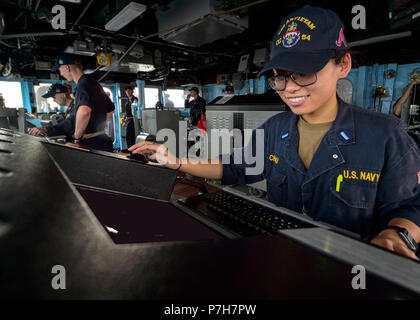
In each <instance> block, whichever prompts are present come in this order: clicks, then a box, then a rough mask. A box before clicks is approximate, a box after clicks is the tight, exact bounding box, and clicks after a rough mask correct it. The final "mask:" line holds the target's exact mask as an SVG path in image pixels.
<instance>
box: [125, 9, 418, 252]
mask: <svg viewBox="0 0 420 320" xmlns="http://www.w3.org/2000/svg"><path fill="white" fill-rule="evenodd" d="M343 30H344V26H343V25H342V23H341V21H340V19H339V17H338V16H337V15H336V14H335V13H334V12H332V11H330V10H326V9H322V8H317V7H310V6H306V7H303V8H302V9H299V10H297V11H295V12H293V13H292V14H290V15H289V16H288V17H286V18H285V19H284V20H283V21H282V23H281V24H280V26H279V29H278V30H277V32H276V33H275V35H274V39H273V42H272V51H271V56H270V61H269V62H268V63H267V64H266V65H265V66H264V68H263V69H262V70H261V72H260V75H261V74H264V75H267V77H268V82H269V85H270V86H271V88H272V89H273V90H275V91H276V92H277V94H278V95H279V96H280V97H281V99H282V100H283V101H284V102H285V103H286V104H287V105H288V106H289V107H290V110H291V111H287V112H283V113H280V114H278V115H275V116H273V117H272V118H270V119H269V120H267V121H266V122H265V123H264V124H263V125H261V126H260V127H259V129H263V130H264V131H263V132H264V143H263V145H264V170H263V172H262V173H261V174H254V175H250V174H247V170H246V169H248V168H252V167H255V166H256V163H253V164H247V163H245V162H244V163H242V164H237V163H236V162H235V161H234V159H238V158H240V159H244V158H245V156H246V155H247V154H248V152H249V149H250V148H252V150H251V152H252V154H254V155H255V152H256V143H257V141H256V140H257V137H256V132H255V131H254V133H253V136H252V143H251V144H250V145H249V146H248V147H246V148H243V149H242V150H239V152H240V153H242V154H240V156H242V157H236V156H235V157H234V155H235V154H236V152H235V153H234V154H232V155H231V159H230V163H227V164H220V162H219V164H213V163H207V164H203V163H201V164H196V162H190V161H188V162H182V163H181V161H180V160H179V159H176V161H171V162H169V163H168V164H167V165H166V166H167V167H170V168H175V169H179V170H181V171H184V172H187V173H190V174H193V175H196V176H200V177H205V178H210V179H222V183H223V184H237V183H240V184H249V183H253V182H257V181H260V180H262V179H266V180H267V194H268V199H269V200H270V201H271V202H273V203H275V204H276V205H279V206H282V207H286V208H289V209H292V210H294V211H298V212H302V213H303V214H306V215H309V216H310V217H312V218H313V219H315V220H321V221H324V222H327V223H329V224H332V225H335V226H338V227H341V228H344V229H348V230H350V231H352V232H355V233H358V234H359V235H360V237H361V238H362V239H364V240H368V241H371V242H372V243H374V244H376V245H379V246H382V247H384V248H386V249H388V250H391V251H395V252H398V253H400V254H403V255H405V256H408V257H411V258H413V259H417V257H416V254H415V251H416V246H417V247H418V245H417V243H418V242H420V227H419V226H420V152H419V149H418V148H417V146H416V143H415V142H414V141H413V140H412V139H411V138H410V137H409V136H408V134H407V133H406V131H405V130H404V129H403V127H402V126H401V124H400V121H399V120H398V119H396V118H395V117H391V116H388V115H385V114H381V113H377V112H374V111H371V110H367V109H363V108H360V107H357V106H354V105H351V104H347V103H345V102H344V101H342V100H341V99H340V98H339V97H338V96H337V91H336V87H337V81H338V80H339V79H341V78H345V77H346V76H347V75H348V73H349V71H350V69H351V57H350V54H349V53H347V51H346V48H347V43H346V39H345V36H344V31H343ZM258 143H259V144H261V141H258ZM130 151H132V152H133V153H148V154H150V153H153V152H155V153H156V155H153V156H151V158H152V159H153V158H156V156H159V157H162V158H165V157H166V158H167V159H173V155H171V154H170V153H169V152H168V151H167V150H166V149H165V148H159V146H158V145H156V144H155V145H150V144H148V143H147V142H146V143H139V144H137V145H135V146H133V147H132V148H130ZM257 159H258V158H257ZM417 252H418V250H417Z"/></svg>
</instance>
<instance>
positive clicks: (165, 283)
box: [0, 129, 420, 300]
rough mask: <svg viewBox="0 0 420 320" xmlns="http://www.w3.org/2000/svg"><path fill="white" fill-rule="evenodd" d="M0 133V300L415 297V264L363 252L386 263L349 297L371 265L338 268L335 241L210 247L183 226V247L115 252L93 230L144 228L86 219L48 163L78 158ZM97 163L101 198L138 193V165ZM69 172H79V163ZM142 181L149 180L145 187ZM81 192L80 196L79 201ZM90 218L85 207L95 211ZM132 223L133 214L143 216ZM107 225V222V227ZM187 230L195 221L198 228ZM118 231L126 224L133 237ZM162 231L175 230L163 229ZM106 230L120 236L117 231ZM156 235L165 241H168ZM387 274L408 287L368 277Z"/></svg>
mask: <svg viewBox="0 0 420 320" xmlns="http://www.w3.org/2000/svg"><path fill="white" fill-rule="evenodd" d="M0 132H2V133H7V134H11V135H12V136H4V137H5V138H4V140H8V142H0V150H3V151H7V152H3V151H2V152H1V153H0V168H1V169H2V172H3V173H4V174H2V175H1V176H0V257H1V258H0V298H2V299H5V298H8V299H25V298H26V299H217V300H220V299H308V298H316V299H334V298H335V299H337V298H375V299H378V298H418V297H419V293H420V290H419V287H420V286H419V285H418V282H419V279H420V277H418V276H416V275H417V273H418V272H417V270H418V264H417V263H416V262H413V261H410V260H409V259H405V258H402V257H398V256H396V255H393V254H391V253H388V252H384V251H383V250H379V249H376V248H373V247H371V250H373V251H374V253H376V252H377V253H378V254H380V255H381V256H384V257H385V256H386V258H388V260H386V261H385V260H381V259H382V258H381V259H380V260H379V261H373V263H376V265H374V264H373V265H372V264H370V265H368V264H366V283H367V287H366V290H354V289H353V288H352V285H351V283H352V279H353V277H354V274H353V273H352V268H353V266H354V265H356V264H363V263H364V261H363V260H362V259H360V256H362V257H364V256H366V257H365V258H366V259H367V258H369V257H372V256H373V258H375V255H372V252H371V251H369V250H368V249H369V248H366V247H364V246H362V244H360V249H358V250H357V252H358V254H359V256H356V255H355V254H354V253H355V252H352V251H351V249H350V250H349V251H344V254H345V255H346V256H348V260H343V259H341V258H339V256H336V255H335V251H334V250H335V249H334V248H333V244H334V243H335V239H334V237H333V235H332V234H330V233H328V230H323V229H322V228H319V227H316V228H303V229H289V230H286V233H284V234H281V233H280V234H278V235H261V236H253V237H248V238H240V237H238V238H236V239H228V238H220V237H219V234H218V232H213V231H211V230H210V231H209V229H208V228H207V226H204V225H203V223H202V222H196V221H192V220H191V219H185V221H184V220H183V221H184V222H185V225H186V226H187V225H189V227H188V228H189V230H192V229H191V228H197V229H196V230H199V229H200V230H201V231H199V232H198V233H196V234H195V235H194V237H191V232H190V231H187V232H185V233H184V232H180V233H182V235H183V236H185V237H186V238H184V239H180V238H177V237H178V235H179V234H178V233H177V234H176V235H174V237H173V238H171V239H175V238H177V239H178V240H177V241H163V242H143V243H129V244H116V243H115V242H114V241H112V240H111V238H110V237H109V236H108V234H107V231H105V229H104V227H103V225H102V223H104V224H107V223H112V222H115V221H116V223H121V224H122V226H123V227H124V228H127V229H125V230H134V229H135V230H139V229H142V228H145V226H140V225H139V226H138V228H137V226H136V225H135V224H137V223H143V222H142V221H143V220H142V221H134V220H131V213H130V212H128V215H127V217H129V218H128V219H125V218H124V219H122V220H119V219H117V220H114V216H112V217H111V216H108V215H105V216H101V215H95V214H94V212H93V211H96V210H97V208H96V204H95V201H93V202H92V203H93V205H92V204H90V202H91V201H90V198H91V196H90V195H88V196H87V195H86V193H89V192H91V191H90V190H89V188H91V187H92V186H87V187H86V182H89V181H88V180H85V181H84V183H83V184H84V186H81V185H80V184H75V182H74V181H72V179H73V178H74V179H76V178H77V179H82V178H83V177H80V176H78V175H77V174H76V173H77V172H70V173H71V175H69V176H68V175H67V172H66V170H64V169H63V168H62V167H61V165H60V164H59V162H58V161H57V159H58V158H62V161H64V160H63V159H64V158H65V157H64V156H62V155H61V156H60V155H59V153H61V151H62V152H64V153H65V154H71V153H72V152H74V153H79V152H80V151H78V150H74V151H73V150H70V151H69V149H62V150H61V149H59V148H54V153H55V156H56V157H53V156H52V154H51V153H50V152H49V151H48V149H47V148H45V144H44V143H43V141H44V140H43V139H40V138H36V137H30V136H27V135H24V134H16V133H13V132H11V131H4V130H2V129H0ZM2 140H3V138H2ZM62 148H65V147H62ZM51 149H52V148H51ZM90 156H91V159H92V162H93V161H94V160H96V159H97V157H98V154H94V153H89V152H87V153H85V154H83V158H86V159H84V160H83V163H85V164H86V163H89V161H88V159H89V157H90ZM100 156H101V157H104V159H105V160H104V161H97V162H95V170H96V172H97V174H98V175H99V176H100V177H106V176H107V175H109V176H110V178H109V180H108V181H107V185H108V187H109V188H113V189H114V190H112V191H111V190H110V189H108V190H102V191H104V192H105V193H108V192H110V193H111V194H112V193H118V194H123V193H124V192H123V191H121V190H120V191H118V190H115V189H118V188H119V186H121V188H122V189H126V188H128V187H129V186H130V184H131V183H135V182H136V181H137V183H138V184H141V175H142V174H143V172H145V169H149V167H144V166H145V165H144V164H141V163H137V162H135V161H131V160H127V159H120V158H119V157H115V156H114V155H112V154H110V155H109V156H108V155H106V154H102V155H100ZM56 158H57V159H56ZM124 161H126V162H124ZM63 163H65V162H63ZM112 163H114V164H115V165H114V167H115V168H116V170H118V168H119V167H120V166H119V165H118V164H119V163H122V166H123V167H125V168H127V163H129V164H132V165H133V166H134V167H132V171H131V175H132V176H133V178H132V179H130V180H128V181H127V180H124V181H121V182H120V180H118V179H117V178H115V177H113V172H112V171H111V172H109V168H110V167H112V165H111V164H112ZM75 165H76V166H81V163H80V162H79V163H75ZM151 170H153V169H151V167H150V170H149V171H150V172H151ZM154 172H156V173H157V174H158V175H163V176H166V177H167V178H168V177H172V175H171V174H172V172H171V171H169V170H163V169H159V170H155V171H154ZM137 175H139V176H137ZM70 176H71V177H73V178H70ZM152 178H153V177H152V176H151V175H150V176H148V177H146V178H145V179H152ZM155 180H156V177H155ZM94 182H95V183H96V182H97V181H96V180H94ZM171 183H172V182H171ZM75 185H77V189H76V188H75ZM81 187H82V188H85V189H83V190H82V189H81ZM94 188H96V189H97V187H94ZM136 190H139V191H144V192H145V193H156V191H157V190H155V189H150V188H149V189H148V188H140V187H138V189H136ZM102 191H101V192H102ZM92 192H94V191H92ZM165 193H166V191H165ZM108 196H109V195H107V197H108ZM84 197H85V198H86V199H87V201H86V200H85V199H84ZM110 197H113V195H111V196H110ZM124 200H125V201H127V203H129V202H130V201H131V200H130V199H128V198H127V199H126V198H124ZM103 201H104V203H102V204H100V205H99V207H98V208H99V211H101V206H108V205H110V206H111V205H112V206H113V207H112V208H109V210H111V211H112V212H114V211H115V216H117V215H125V213H123V210H119V209H118V207H117V205H115V206H114V203H113V201H110V202H108V200H103ZM125 201H124V202H125ZM154 201H155V200H154ZM159 201H163V200H159ZM111 202H112V203H111ZM168 205H169V204H168V203H164V204H163V207H159V208H158V207H155V208H153V209H152V208H147V209H146V211H151V212H152V213H153V212H154V211H156V210H161V208H168ZM90 206H91V207H95V208H94V209H93V211H92V209H91V208H90ZM130 208H132V207H130ZM178 209H179V208H178ZM107 210H108V209H107ZM130 210H131V209H129V211H130ZM185 210H186V212H188V210H187V209H185ZM105 211H106V210H105ZM175 211H176V210H175ZM175 211H174V212H172V211H168V212H166V213H165V212H163V213H161V212H160V213H159V214H160V215H161V217H162V224H163V223H165V221H163V220H165V219H172V217H169V215H173V216H174V217H176V216H177V215H179V214H181V213H180V212H179V211H176V212H175ZM139 213H140V214H141V213H142V212H141V210H140V211H139ZM188 214H191V213H188ZM191 216H193V215H192V214H191ZM109 218H110V220H109V221H110V222H108V220H107V219H109ZM178 218H179V217H178ZM178 218H176V219H178ZM187 218H190V217H187ZM181 219H183V218H181ZM197 220H198V221H199V219H198V218H197ZM145 221H146V222H147V220H145ZM178 221H180V220H178ZM101 222H102V223H101ZM156 222H158V221H152V223H151V224H149V227H150V228H152V227H154V226H155V223H156ZM184 222H183V223H184ZM126 223H132V224H133V226H129V225H127V224H126ZM171 223H173V225H172V227H173V228H176V224H175V223H174V222H173V221H172V220H171ZM146 224H147V223H146ZM168 224H169V223H168ZM158 226H159V224H158ZM111 227H114V229H115V230H118V228H120V230H122V229H121V226H111ZM124 228H123V229H124ZM165 228H167V227H166V226H165ZM165 230H166V231H165V232H168V229H165ZM118 231H119V230H118ZM154 231H155V232H161V231H160V230H154ZM315 231H317V232H315ZM287 232H292V233H291V234H288V233H287ZM294 232H297V233H294ZM300 232H303V235H306V234H307V232H309V233H310V234H311V235H313V236H316V234H317V233H319V234H320V235H321V237H318V242H319V243H320V248H321V249H319V248H318V249H317V248H314V247H313V246H312V242H314V241H313V240H312V239H310V238H307V239H308V241H306V242H305V241H304V239H303V238H299V237H300V235H301V234H300ZM311 232H312V233H311ZM168 234H169V233H168ZM197 234H198V236H197ZM204 234H205V236H204V237H203V236H202V235H204ZM143 235H147V237H149V236H152V237H154V235H155V233H153V232H152V230H150V232H149V231H148V230H144V233H143V234H140V235H139V237H143ZM171 236H172V235H171ZM216 237H217V239H216ZM168 239H169V238H168ZM302 239H303V240H302ZM185 240H187V241H185ZM342 241H344V242H345V243H348V244H349V246H350V248H351V247H353V243H352V242H349V241H350V240H347V239H346V238H345V237H343V239H342ZM129 242H131V241H129ZM333 249H334V250H333ZM346 250H348V249H346ZM366 259H365V260H366ZM372 260H376V259H372ZM383 261H385V262H383ZM367 262H368V261H367ZM54 266H62V267H64V268H65V270H66V289H65V290H55V289H54V288H53V287H52V285H51V282H52V279H53V277H54V276H55V274H53V273H52V270H53V268H54ZM386 266H388V267H389V269H390V270H395V271H396V272H397V274H400V275H402V276H407V277H408V278H407V279H406V280H407V281H406V282H404V281H397V277H396V276H394V275H393V274H392V272H391V271H389V274H387V273H386V272H385V273H384V274H383V275H380V276H379V275H377V273H375V269H376V268H378V269H380V268H381V267H386ZM416 272H417V273H416ZM406 283H411V285H406Z"/></svg>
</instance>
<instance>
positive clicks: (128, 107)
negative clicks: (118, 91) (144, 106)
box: [123, 86, 138, 149]
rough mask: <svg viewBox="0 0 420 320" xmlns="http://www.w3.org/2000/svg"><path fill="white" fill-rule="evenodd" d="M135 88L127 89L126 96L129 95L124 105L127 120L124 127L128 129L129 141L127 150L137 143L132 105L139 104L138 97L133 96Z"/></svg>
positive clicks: (127, 136)
mask: <svg viewBox="0 0 420 320" xmlns="http://www.w3.org/2000/svg"><path fill="white" fill-rule="evenodd" d="M133 90H134V88H133V87H131V86H130V87H127V88H125V94H126V95H127V98H128V99H127V102H126V103H125V104H124V109H123V112H125V119H124V122H123V126H124V127H125V128H126V133H125V138H126V141H127V149H128V148H130V147H131V146H132V145H133V144H135V143H136V132H135V127H134V117H133V111H132V109H131V105H132V104H133V103H134V102H137V103H138V99H137V97H135V96H134V95H133Z"/></svg>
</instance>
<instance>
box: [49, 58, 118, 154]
mask: <svg viewBox="0 0 420 320" xmlns="http://www.w3.org/2000/svg"><path fill="white" fill-rule="evenodd" d="M56 70H58V71H59V72H60V75H61V76H62V77H64V78H65V79H67V80H68V81H73V82H75V83H76V85H77V89H76V97H75V110H76V115H75V129H74V135H73V139H74V143H73V144H69V145H71V146H75V147H82V148H87V149H95V150H103V151H108V152H113V143H112V139H111V138H110V137H109V136H107V135H106V134H105V132H104V130H105V124H106V120H107V116H108V117H109V115H112V112H113V111H114V109H115V105H114V103H113V102H112V101H111V100H110V99H109V97H108V96H107V94H106V93H105V91H104V90H103V88H102V87H101V85H100V84H99V83H98V82H97V81H96V80H95V79H94V78H93V77H92V76H91V75H87V74H84V72H83V68H82V65H81V64H80V62H79V61H78V60H77V59H76V58H75V57H74V56H73V55H70V54H67V53H63V54H61V55H59V56H58V57H57V61H56V65H55V66H54V68H53V71H56Z"/></svg>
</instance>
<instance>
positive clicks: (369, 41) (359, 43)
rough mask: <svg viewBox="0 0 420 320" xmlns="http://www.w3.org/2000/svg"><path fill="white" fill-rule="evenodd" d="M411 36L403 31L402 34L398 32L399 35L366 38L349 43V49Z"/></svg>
mask: <svg viewBox="0 0 420 320" xmlns="http://www.w3.org/2000/svg"><path fill="white" fill-rule="evenodd" d="M411 35H412V32H411V31H404V32H400V33H394V34H387V35H384V36H377V37H372V38H367V39H363V40H358V41H353V42H349V47H350V48H354V47H358V46H364V45H367V44H372V43H378V42H384V41H389V40H395V39H402V38H406V37H411Z"/></svg>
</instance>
